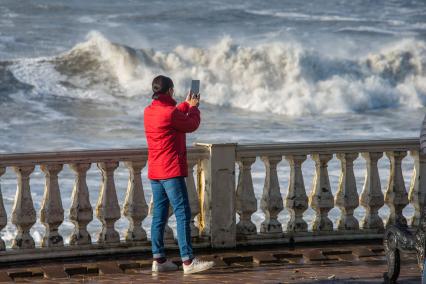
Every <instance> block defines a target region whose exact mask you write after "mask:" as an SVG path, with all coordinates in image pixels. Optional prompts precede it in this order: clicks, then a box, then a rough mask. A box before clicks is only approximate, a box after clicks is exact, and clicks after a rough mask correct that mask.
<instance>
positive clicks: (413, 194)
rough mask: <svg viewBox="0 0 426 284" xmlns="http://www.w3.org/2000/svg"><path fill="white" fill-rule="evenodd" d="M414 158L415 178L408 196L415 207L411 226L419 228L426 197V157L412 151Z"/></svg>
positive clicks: (412, 180)
mask: <svg viewBox="0 0 426 284" xmlns="http://www.w3.org/2000/svg"><path fill="white" fill-rule="evenodd" d="M411 155H412V156H413V158H414V169H413V176H412V177H411V184H410V194H409V196H408V198H409V200H410V202H411V204H413V206H414V210H415V211H414V216H413V218H412V219H411V222H410V225H411V226H412V227H418V226H419V224H420V217H421V212H422V209H423V207H424V206H425V203H424V202H425V196H426V155H424V154H422V153H419V151H411Z"/></svg>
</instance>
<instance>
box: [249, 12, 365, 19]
mask: <svg viewBox="0 0 426 284" xmlns="http://www.w3.org/2000/svg"><path fill="white" fill-rule="evenodd" d="M246 12H247V13H249V14H253V15H261V16H272V17H277V18H285V19H290V20H304V21H322V22H330V21H333V22H365V21H369V20H367V19H364V18H355V17H345V16H338V15H314V14H304V13H297V12H276V11H270V10H246Z"/></svg>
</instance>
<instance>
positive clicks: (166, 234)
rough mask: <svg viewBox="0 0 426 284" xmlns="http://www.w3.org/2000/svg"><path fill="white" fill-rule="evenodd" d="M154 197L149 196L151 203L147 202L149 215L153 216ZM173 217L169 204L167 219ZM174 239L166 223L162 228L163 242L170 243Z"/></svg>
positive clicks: (171, 230)
mask: <svg viewBox="0 0 426 284" xmlns="http://www.w3.org/2000/svg"><path fill="white" fill-rule="evenodd" d="M153 210H154V197H153V196H151V201H150V202H149V214H150V215H153V214H154V211H153ZM172 215H173V208H172V206H171V204H169V213H168V217H167V218H170V216H172ZM174 239H175V237H174V235H173V229H172V228H170V226H169V224H168V223H166V226H165V227H164V240H165V241H166V242H172V241H174Z"/></svg>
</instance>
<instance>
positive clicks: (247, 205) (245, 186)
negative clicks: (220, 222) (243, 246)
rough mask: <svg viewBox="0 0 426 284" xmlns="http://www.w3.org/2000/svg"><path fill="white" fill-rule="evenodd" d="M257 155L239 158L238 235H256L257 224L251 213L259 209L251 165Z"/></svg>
mask: <svg viewBox="0 0 426 284" xmlns="http://www.w3.org/2000/svg"><path fill="white" fill-rule="evenodd" d="M255 161H256V157H242V158H240V159H239V160H238V165H239V168H240V172H239V175H238V186H237V193H236V202H237V203H236V205H237V213H238V214H239V215H240V221H239V222H238V224H237V235H239V236H247V235H256V233H257V232H256V225H255V224H253V222H252V221H251V215H252V214H253V213H254V212H256V210H257V199H256V197H255V196H254V188H253V180H252V177H251V165H252V164H253V163H254V162H255Z"/></svg>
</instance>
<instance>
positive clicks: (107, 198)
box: [96, 162, 121, 243]
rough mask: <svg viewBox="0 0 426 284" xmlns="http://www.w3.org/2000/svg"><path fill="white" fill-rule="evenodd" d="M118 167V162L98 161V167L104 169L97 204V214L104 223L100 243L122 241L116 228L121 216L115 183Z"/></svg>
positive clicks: (99, 238) (99, 237)
mask: <svg viewBox="0 0 426 284" xmlns="http://www.w3.org/2000/svg"><path fill="white" fill-rule="evenodd" d="M117 167H118V162H104V163H98V168H99V169H100V170H101V171H102V185H101V189H100V194H99V199H98V204H97V205H96V216H98V218H99V220H100V221H101V223H102V231H101V232H100V233H99V236H98V243H118V242H120V235H119V234H118V232H117V231H116V230H115V228H114V224H115V222H116V221H117V220H118V219H120V217H121V215H120V206H119V205H118V200H117V193H116V191H115V183H114V171H115V169H116V168H117Z"/></svg>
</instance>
